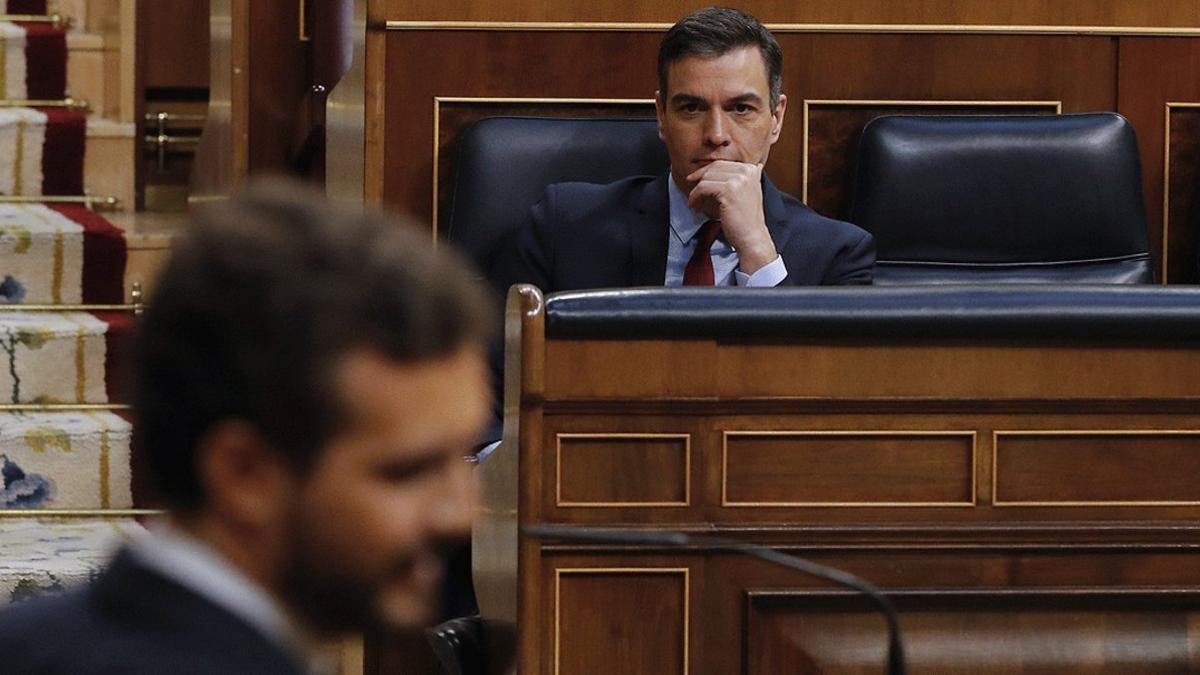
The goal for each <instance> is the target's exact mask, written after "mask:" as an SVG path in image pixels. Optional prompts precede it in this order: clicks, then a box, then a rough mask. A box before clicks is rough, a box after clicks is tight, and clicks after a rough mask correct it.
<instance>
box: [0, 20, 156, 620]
mask: <svg viewBox="0 0 1200 675" xmlns="http://www.w3.org/2000/svg"><path fill="white" fill-rule="evenodd" d="M0 3H3V5H0V13H5V14H6V15H41V16H45V15H46V14H47V10H48V8H47V6H46V4H47V3H46V0H6V2H5V0H0ZM67 56H68V51H67V39H66V29H65V28H63V27H60V26H56V25H54V24H52V23H49V22H26V21H2V22H0V98H3V99H5V100H6V103H5V104H4V105H0V305H3V306H0V605H2V604H7V603H9V602H13V601H20V600H23V599H25V598H28V597H31V596H34V595H37V594H39V593H43V592H53V591H56V590H60V589H62V588H65V587H68V586H70V585H71V584H73V583H78V582H79V581H81V580H84V579H87V578H89V577H90V576H92V575H93V574H95V572H96V570H98V569H99V567H100V566H101V565H102V564H103V562H104V560H105V559H106V557H107V555H108V553H109V552H110V551H111V550H112V548H113V547H114V546H115V545H117V544H118V543H119V542H120V541H121V540H122V539H124V538H128V537H130V536H136V533H137V532H139V531H140V527H139V526H138V525H137V523H136V522H135V521H134V518H133V516H132V515H131V513H130V510H131V509H133V507H134V497H133V489H132V487H131V485H132V469H131V458H130V424H129V422H128V421H127V419H126V413H125V412H124V409H123V406H121V405H119V404H123V403H127V402H128V395H127V392H125V391H123V390H122V388H121V386H120V381H121V379H122V378H120V377H119V376H118V375H117V374H118V373H119V372H121V367H122V364H123V363H125V362H126V359H125V354H126V353H127V347H126V345H127V343H128V340H129V334H130V330H131V327H132V325H133V321H134V315H133V312H132V311H131V309H130V308H126V307H123V306H121V304H122V303H123V302H124V288H123V286H124V271H125V262H126V247H125V240H124V236H123V234H122V233H121V231H120V230H119V229H118V228H116V227H114V226H113V225H111V224H110V223H109V222H108V221H106V220H105V219H104V218H103V217H102V216H100V215H99V214H97V213H95V212H93V211H91V210H89V209H88V208H86V207H85V206H82V205H78V204H72V203H66V202H64V201H62V200H61V199H59V198H62V197H71V196H76V197H78V196H82V195H83V194H84V175H83V173H84V171H83V169H84V162H83V159H84V153H85V151H86V141H87V135H86V131H87V115H86V112H84V111H82V110H79V109H76V108H74V107H72V106H71V105H69V101H68V100H67V90H66V87H67V82H66V79H67V78H66V73H67ZM49 101H59V102H65V103H67V104H66V105H58V106H54V105H47V102H49ZM14 197H18V198H20V197H25V198H33V199H30V200H27V201H21V200H14V199H13V198H14ZM17 202H20V203H17Z"/></svg>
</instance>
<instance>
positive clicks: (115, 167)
mask: <svg viewBox="0 0 1200 675" xmlns="http://www.w3.org/2000/svg"><path fill="white" fill-rule="evenodd" d="M137 131H138V129H137V125H135V124H133V123H124V122H114V121H111V120H107V119H98V118H95V117H91V118H89V119H88V126H87V153H86V154H85V155H84V166H83V176H84V178H83V182H84V186H85V187H86V189H87V192H88V194H93V195H96V196H103V197H116V198H117V199H120V200H121V206H120V208H121V209H122V210H126V211H132V210H133V209H134V208H135V207H136V206H137V193H136V189H137V186H136V185H135V182H134V166H135V165H136V162H137V153H138V152H139V148H140V147H141V146H140V145H139V143H138V141H139V138H138V133H137Z"/></svg>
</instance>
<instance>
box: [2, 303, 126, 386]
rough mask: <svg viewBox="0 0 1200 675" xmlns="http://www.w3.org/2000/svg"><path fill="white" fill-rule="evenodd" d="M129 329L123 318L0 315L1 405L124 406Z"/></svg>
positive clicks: (112, 314)
mask: <svg viewBox="0 0 1200 675" xmlns="http://www.w3.org/2000/svg"><path fill="white" fill-rule="evenodd" d="M132 327H133V319H132V316H131V315H129V314H128V313H124V312H95V313H87V312H16V311H0V402H2V403H5V404H42V403H65V404H73V405H92V404H105V403H109V402H122V401H123V402H127V401H128V396H127V395H126V387H125V386H124V385H126V384H127V383H126V382H125V378H124V377H122V372H121V371H120V364H123V363H127V361H125V359H126V358H127V357H126V355H127V354H128V353H129V340H130V333H131V330H132ZM106 376H107V377H106Z"/></svg>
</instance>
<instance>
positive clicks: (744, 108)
mask: <svg viewBox="0 0 1200 675" xmlns="http://www.w3.org/2000/svg"><path fill="white" fill-rule="evenodd" d="M753 110H754V107H753V106H751V105H749V104H746V103H738V104H736V105H734V106H733V111H734V112H735V113H737V114H739V115H745V114H746V113H748V112H751V111H753Z"/></svg>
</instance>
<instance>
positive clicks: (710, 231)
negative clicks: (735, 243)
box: [696, 220, 721, 252]
mask: <svg viewBox="0 0 1200 675" xmlns="http://www.w3.org/2000/svg"><path fill="white" fill-rule="evenodd" d="M719 236H721V221H719V220H708V221H705V223H704V224H703V225H701V226H700V231H699V232H697V233H696V250H697V251H705V252H707V251H709V250H710V249H711V248H712V245H713V242H714V241H716V240H717V237H719Z"/></svg>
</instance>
